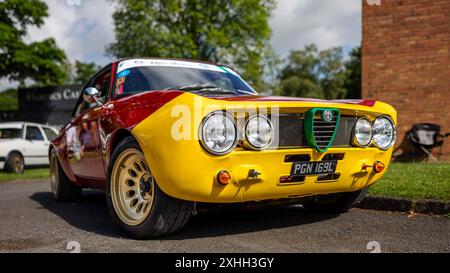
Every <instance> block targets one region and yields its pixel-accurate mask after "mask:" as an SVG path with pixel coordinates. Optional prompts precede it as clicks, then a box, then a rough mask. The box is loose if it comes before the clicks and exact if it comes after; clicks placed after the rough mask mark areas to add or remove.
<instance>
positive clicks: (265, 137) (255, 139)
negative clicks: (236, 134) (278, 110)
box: [245, 116, 273, 150]
mask: <svg viewBox="0 0 450 273" xmlns="http://www.w3.org/2000/svg"><path fill="white" fill-rule="evenodd" d="M245 138H246V140H247V143H248V144H249V145H250V146H251V148H253V149H256V150H260V149H264V148H267V147H268V146H269V145H270V144H271V143H272V140H273V126H272V122H271V121H270V120H269V119H268V118H267V117H265V116H253V117H250V118H249V119H248V121H247V125H246V126H245Z"/></svg>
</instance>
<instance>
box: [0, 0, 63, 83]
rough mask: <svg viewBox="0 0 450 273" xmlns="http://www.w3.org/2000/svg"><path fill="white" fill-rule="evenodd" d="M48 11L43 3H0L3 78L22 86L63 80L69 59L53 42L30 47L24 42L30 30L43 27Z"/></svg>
mask: <svg viewBox="0 0 450 273" xmlns="http://www.w3.org/2000/svg"><path fill="white" fill-rule="evenodd" d="M47 10H48V7H47V5H46V4H45V3H44V2H43V1H41V0H5V1H0V78H3V77H6V78H8V79H9V80H10V81H19V82H20V84H21V85H24V84H25V80H27V79H31V80H34V81H35V82H37V83H40V84H53V83H60V82H61V79H63V78H64V71H63V70H62V69H61V65H62V64H63V62H64V61H65V59H66V55H65V53H64V51H62V50H61V49H59V48H58V46H57V45H56V42H55V40H54V39H51V38H50V39H46V40H44V41H40V42H33V43H30V44H26V43H25V42H24V41H23V39H24V37H25V35H26V34H27V28H28V27H30V26H36V27H40V26H42V24H43V23H44V18H45V17H47V16H48V13H47Z"/></svg>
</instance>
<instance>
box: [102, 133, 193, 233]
mask: <svg viewBox="0 0 450 273" xmlns="http://www.w3.org/2000/svg"><path fill="white" fill-rule="evenodd" d="M106 195H107V198H106V199H107V203H108V209H109V212H110V214H111V216H112V218H113V220H114V222H115V223H116V224H117V225H119V226H120V227H121V228H122V229H123V230H124V232H125V233H126V234H127V235H128V236H130V237H132V238H135V239H149V238H154V237H160V236H165V235H170V234H173V233H176V232H178V231H180V230H181V229H182V228H183V227H184V226H185V225H186V224H187V222H188V220H189V218H190V217H191V215H192V209H193V203H192V202H188V201H183V200H179V199H176V198H172V197H170V196H168V195H167V194H165V193H164V192H163V191H162V190H161V189H160V188H159V187H158V184H157V183H156V181H155V179H154V177H153V175H152V174H151V172H150V168H149V167H148V164H147V162H146V160H145V158H144V155H143V152H142V150H141V148H140V147H139V144H138V143H137V141H136V140H135V139H134V138H133V137H127V138H125V139H124V140H122V141H121V142H120V143H119V145H118V146H117V147H116V148H115V150H114V152H113V154H112V156H111V161H110V164H109V167H108V174H107V180H106Z"/></svg>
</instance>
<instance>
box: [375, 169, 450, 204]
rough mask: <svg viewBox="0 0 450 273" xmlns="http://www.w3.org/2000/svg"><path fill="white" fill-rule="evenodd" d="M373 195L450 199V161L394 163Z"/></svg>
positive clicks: (376, 185)
mask: <svg viewBox="0 0 450 273" xmlns="http://www.w3.org/2000/svg"><path fill="white" fill-rule="evenodd" d="M369 193H370V194H372V195H377V196H386V197H399V198H408V199H434V200H446V201H450V164H449V163H428V164H425V163H393V164H391V166H390V167H389V170H388V171H387V173H386V175H385V176H384V177H383V178H382V179H381V180H380V181H379V182H378V183H376V184H375V185H374V186H373V187H372V188H371V189H370V191H369Z"/></svg>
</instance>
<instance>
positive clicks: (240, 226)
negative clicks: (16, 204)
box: [30, 191, 338, 240]
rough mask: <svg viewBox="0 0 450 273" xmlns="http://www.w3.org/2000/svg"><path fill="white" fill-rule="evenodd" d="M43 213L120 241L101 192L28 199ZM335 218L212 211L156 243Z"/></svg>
mask: <svg viewBox="0 0 450 273" xmlns="http://www.w3.org/2000/svg"><path fill="white" fill-rule="evenodd" d="M30 198H31V199H32V200H34V201H37V202H38V203H39V204H41V205H42V206H43V207H44V208H45V209H48V210H49V211H51V212H52V213H54V214H56V215H58V216H59V217H61V218H62V219H64V220H65V221H66V222H67V223H69V224H70V225H72V226H74V227H76V228H79V229H82V230H85V231H88V232H93V233H96V234H100V235H105V236H110V237H117V238H118V237H123V234H122V233H121V232H120V230H119V229H118V228H117V227H115V226H114V224H113V222H112V220H111V217H110V215H109V212H108V209H107V206H106V197H105V194H104V193H103V192H99V191H84V192H83V198H82V199H81V200H80V201H78V202H75V203H58V202H56V201H55V200H54V198H53V196H52V194H51V193H50V192H39V193H35V194H33V195H32V196H31V197H30ZM337 216H338V215H337V214H315V213H310V212H308V211H306V210H305V209H304V208H303V207H301V206H277V207H274V208H262V209H257V210H253V211H241V210H235V209H233V210H212V211H208V212H203V213H200V214H199V215H197V216H195V217H192V218H191V220H190V222H189V223H188V225H187V226H186V228H185V229H184V230H182V231H181V232H180V233H178V234H175V235H172V236H169V237H165V238H158V239H159V240H185V239H194V238H208V237H216V236H226V235H233V234H243V233H249V232H255V231H261V230H270V229H278V228H285V227H292V226H298V227H299V228H301V226H302V225H307V224H309V223H317V222H322V221H326V220H328V219H331V218H335V217H337Z"/></svg>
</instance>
